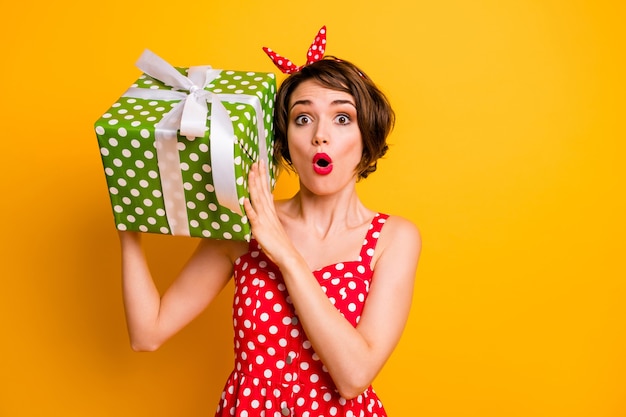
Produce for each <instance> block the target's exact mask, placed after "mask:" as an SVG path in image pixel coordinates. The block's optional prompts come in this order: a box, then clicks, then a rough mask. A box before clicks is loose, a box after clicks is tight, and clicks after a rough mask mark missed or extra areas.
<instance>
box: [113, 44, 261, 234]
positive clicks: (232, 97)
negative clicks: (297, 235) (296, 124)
mask: <svg viewBox="0 0 626 417" xmlns="http://www.w3.org/2000/svg"><path fill="white" fill-rule="evenodd" d="M136 65H137V67H138V68H139V69H141V70H142V71H143V72H144V73H146V74H148V75H149V76H151V77H152V78H155V79H157V80H159V81H161V82H163V83H164V84H166V85H168V86H170V87H173V88H175V89H177V90H183V91H174V90H160V89H146V88H136V87H131V88H129V89H128V90H127V91H126V93H125V94H124V96H126V97H135V98H145V99H154V100H180V102H179V103H177V104H176V105H175V106H173V108H172V110H170V111H169V112H168V113H166V114H165V115H164V116H163V118H162V119H161V120H160V121H159V122H158V123H157V124H155V145H156V150H157V160H158V167H159V175H160V178H161V184H162V187H163V201H164V203H165V212H166V216H167V221H168V223H169V225H170V230H171V232H172V234H173V235H184V236H189V234H190V233H189V220H188V216H187V207H186V201H185V190H184V184H183V178H182V173H181V166H180V158H179V155H178V137H177V132H178V131H180V134H181V135H182V136H186V137H187V138H188V139H190V140H193V139H194V138H196V137H202V136H204V134H205V133H206V129H207V128H206V120H207V115H208V103H209V102H210V103H211V121H210V122H211V128H210V132H211V133H210V138H209V145H210V153H211V172H212V176H213V186H214V188H215V194H216V197H217V200H218V202H219V203H220V205H221V206H223V207H226V208H229V209H230V210H232V211H233V212H235V213H237V214H239V215H241V216H242V215H243V213H242V212H241V207H240V203H239V199H238V195H237V186H236V179H235V166H234V159H235V157H234V152H235V151H234V146H235V144H236V143H237V138H236V136H235V133H234V129H233V126H232V122H231V120H230V116H229V115H228V111H227V110H226V108H225V107H224V105H223V104H222V100H224V101H234V102H243V103H246V104H250V105H252V106H253V107H254V108H255V110H256V116H257V117H256V123H257V129H258V140H259V155H260V158H262V159H264V160H265V161H266V162H267V146H266V134H265V128H264V124H263V112H262V107H261V102H260V100H259V98H258V97H257V96H249V95H243V94H216V93H212V92H210V91H208V90H205V88H206V87H207V86H208V85H209V84H210V83H211V82H212V81H213V80H214V79H215V78H216V77H217V76H218V75H219V74H220V72H221V70H218V69H213V68H211V67H210V66H195V67H189V69H188V75H189V76H188V77H185V76H184V75H182V74H181V73H180V72H178V71H177V70H176V68H174V67H173V66H172V65H170V64H169V63H168V62H167V61H165V60H164V59H162V58H161V57H159V56H157V55H156V54H154V53H153V52H151V51H149V50H145V51H144V52H143V54H142V55H141V57H140V58H139V60H138V61H137V63H136Z"/></svg>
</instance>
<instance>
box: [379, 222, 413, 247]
mask: <svg viewBox="0 0 626 417" xmlns="http://www.w3.org/2000/svg"><path fill="white" fill-rule="evenodd" d="M380 239H381V241H383V242H385V241H389V242H387V243H391V242H396V241H398V239H400V240H401V242H402V243H404V244H406V243H413V244H415V245H419V246H420V247H421V242H422V237H421V234H420V231H419V229H418V227H417V226H416V225H415V223H413V222H412V221H411V220H409V219H407V218H405V217H401V216H395V215H389V217H388V218H387V220H386V221H385V227H384V228H383V231H382V232H381V235H380Z"/></svg>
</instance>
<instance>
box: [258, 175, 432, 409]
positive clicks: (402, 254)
mask: <svg viewBox="0 0 626 417" xmlns="http://www.w3.org/2000/svg"><path fill="white" fill-rule="evenodd" d="M259 175H260V174H259V173H258V168H256V167H255V168H253V170H252V175H251V181H249V187H250V190H251V191H250V192H251V196H252V204H250V203H249V202H247V203H246V213H247V214H248V218H249V219H250V223H251V225H252V229H253V232H254V233H255V236H256V239H257V240H259V243H260V244H261V247H263V249H264V251H265V252H266V254H268V256H269V257H270V258H271V259H272V260H273V261H274V262H275V263H276V264H277V265H278V266H279V268H280V270H281V273H282V275H283V278H284V280H285V284H286V286H287V289H288V291H289V296H290V297H291V300H292V302H293V304H294V306H295V307H296V310H297V311H298V316H299V317H300V322H301V323H302V326H303V328H304V330H305V332H306V334H307V337H308V338H309V340H310V341H311V344H312V345H313V349H314V350H315V352H316V353H317V354H318V355H319V356H320V359H321V360H322V362H323V363H324V365H325V366H326V368H327V369H328V371H329V373H330V375H331V377H332V379H333V381H334V382H335V385H336V387H337V389H338V390H339V393H340V394H341V395H342V396H343V397H344V398H346V399H350V398H354V397H355V396H357V395H359V394H360V393H362V392H363V391H364V390H365V389H366V388H367V387H368V386H369V385H370V384H371V383H372V381H373V380H374V378H375V377H376V375H377V374H378V372H379V371H380V369H381V368H382V366H383V365H384V364H385V362H386V361H387V359H388V358H389V356H390V355H391V353H392V351H393V349H394V348H395V346H396V345H397V343H398V341H399V339H400V336H401V334H402V331H403V329H404V326H405V324H406V321H407V318H408V314H409V309H410V306H411V301H412V297H413V283H414V279H415V272H416V268H417V262H418V258H419V254H420V250H421V239H420V235H419V232H418V230H417V228H416V227H415V226H414V225H413V224H412V223H411V222H409V221H407V220H405V219H402V218H399V217H390V218H389V219H388V220H387V223H386V224H385V228H384V231H383V233H382V234H381V237H380V240H379V242H378V248H377V250H379V251H382V252H381V253H380V255H379V257H378V260H377V262H376V265H375V272H374V276H373V279H372V285H371V288H370V292H369V295H368V299H367V302H366V304H365V307H364V310H363V313H362V315H361V319H360V321H359V324H358V326H357V327H356V328H355V327H353V326H352V325H351V324H350V323H349V322H348V321H347V320H346V319H345V318H344V317H343V316H342V315H341V314H340V313H339V311H338V310H337V309H336V308H335V306H333V305H332V304H331V303H330V301H329V300H328V297H327V296H326V294H324V292H323V291H322V289H321V287H320V285H319V283H318V281H317V279H316V278H315V277H314V276H313V274H312V273H311V271H310V270H309V267H308V265H307V263H306V261H305V260H304V258H303V257H302V256H301V254H300V253H298V251H297V250H296V249H295V247H294V246H293V245H292V243H291V241H290V240H289V238H288V236H287V235H286V233H285V231H284V229H283V228H282V225H281V224H280V220H279V219H278V216H276V213H275V209H274V206H273V203H272V202H271V198H270V197H271V196H268V193H269V190H268V188H267V187H266V185H265V184H264V182H262V181H258V180H257V179H258V178H259Z"/></svg>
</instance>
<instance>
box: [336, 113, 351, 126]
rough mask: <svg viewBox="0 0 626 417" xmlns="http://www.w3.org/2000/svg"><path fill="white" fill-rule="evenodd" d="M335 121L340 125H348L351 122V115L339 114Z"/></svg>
mask: <svg viewBox="0 0 626 417" xmlns="http://www.w3.org/2000/svg"><path fill="white" fill-rule="evenodd" d="M335 123H338V124H340V125H347V124H349V123H350V116H348V115H347V114H338V115H337V116H336V117H335Z"/></svg>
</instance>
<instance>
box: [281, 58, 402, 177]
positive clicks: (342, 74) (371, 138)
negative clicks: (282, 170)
mask: <svg viewBox="0 0 626 417" xmlns="http://www.w3.org/2000/svg"><path fill="white" fill-rule="evenodd" d="M308 80H313V81H315V82H317V83H319V84H320V85H322V86H323V87H325V88H329V89H331V90H336V91H343V92H346V93H348V94H350V95H352V97H354V100H355V104H356V108H357V123H358V125H359V130H360V131H361V138H362V141H363V154H362V155H361V161H360V162H359V165H358V166H357V167H356V171H357V174H358V179H361V178H365V177H367V176H368V175H369V174H371V173H372V172H374V171H376V163H377V161H378V159H379V158H381V157H382V156H383V155H385V153H386V152H387V149H388V146H387V136H388V135H389V133H390V132H391V130H392V129H393V126H394V123H395V113H394V111H393V109H392V108H391V105H390V104H389V101H388V100H387V97H386V96H385V94H383V92H382V91H380V90H379V89H378V87H377V86H376V85H375V84H374V82H373V81H372V80H371V79H370V78H369V77H368V76H367V75H365V73H364V72H363V71H361V70H360V69H359V68H357V67H356V66H355V65H354V64H352V63H350V62H348V61H343V60H340V59H337V58H335V57H333V56H327V57H325V58H324V59H322V60H320V61H317V62H315V63H313V64H310V65H307V66H305V67H303V68H302V70H300V71H299V72H296V73H294V74H292V75H290V76H289V77H288V78H287V79H285V81H283V83H282V84H281V86H280V88H279V89H278V93H277V96H276V107H275V109H274V139H275V141H274V157H275V158H276V159H277V160H278V162H279V163H281V164H282V165H286V166H287V167H290V166H291V156H290V155H289V147H288V143H287V127H288V126H289V100H290V99H291V94H292V93H293V91H294V90H295V89H296V87H298V86H299V85H300V84H301V83H302V82H304V81H308Z"/></svg>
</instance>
